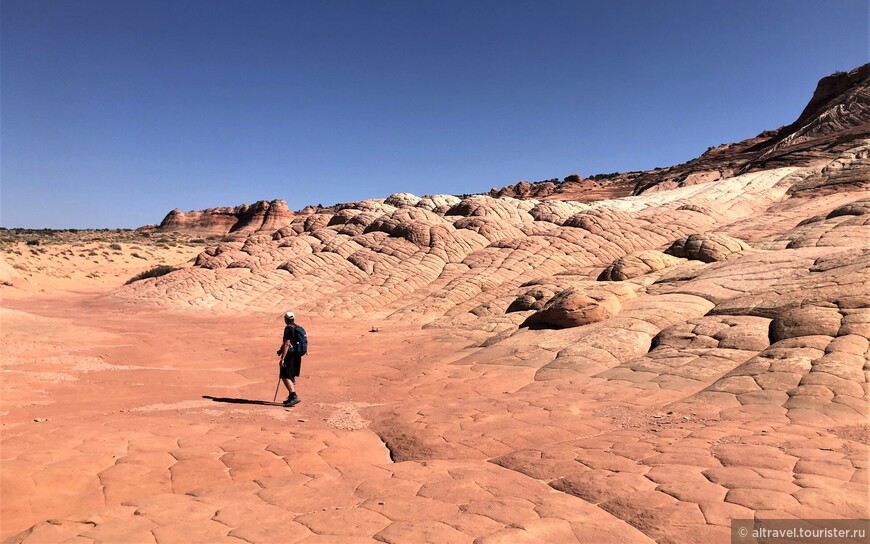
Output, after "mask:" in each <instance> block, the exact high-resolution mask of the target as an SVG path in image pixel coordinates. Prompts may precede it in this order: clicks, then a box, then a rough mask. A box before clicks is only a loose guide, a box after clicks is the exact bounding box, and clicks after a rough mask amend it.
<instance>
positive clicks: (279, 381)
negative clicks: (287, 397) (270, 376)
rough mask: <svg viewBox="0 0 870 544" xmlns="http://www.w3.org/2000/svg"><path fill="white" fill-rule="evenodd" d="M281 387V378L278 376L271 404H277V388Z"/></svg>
mask: <svg viewBox="0 0 870 544" xmlns="http://www.w3.org/2000/svg"><path fill="white" fill-rule="evenodd" d="M279 387H281V376H278V385H276V386H275V396H274V397H272V402H278V388H279Z"/></svg>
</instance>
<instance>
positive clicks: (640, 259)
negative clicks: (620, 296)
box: [598, 236, 703, 281]
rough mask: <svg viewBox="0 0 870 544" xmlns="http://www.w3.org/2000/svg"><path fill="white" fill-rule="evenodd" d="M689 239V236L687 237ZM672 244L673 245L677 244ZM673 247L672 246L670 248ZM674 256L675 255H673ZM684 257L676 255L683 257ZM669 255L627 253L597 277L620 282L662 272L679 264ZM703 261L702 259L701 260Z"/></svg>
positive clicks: (655, 252)
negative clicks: (658, 271)
mask: <svg viewBox="0 0 870 544" xmlns="http://www.w3.org/2000/svg"><path fill="white" fill-rule="evenodd" d="M689 238H691V236H690V237H689ZM678 242H679V241H677V242H674V244H676V243H678ZM672 247H673V246H672ZM674 255H676V253H674ZM684 256H685V255H677V257H684ZM677 257H672V256H671V255H668V254H665V253H662V252H661V251H656V250H654V249H648V250H646V251H638V252H637V253H629V254H628V255H626V256H624V257H620V258H618V259H616V260H615V261H613V262H612V263H611V264H610V266H608V267H607V268H605V269H604V272H602V273H601V275H600V276H598V279H599V280H602V281H622V280H627V279H631V278H636V277H638V276H643V275H644V274H649V273H650V272H655V271H657V270H664V269H665V268H670V267H672V266H676V265H677V264H679V263H680V259H679V258H677ZM702 260H703V259H702Z"/></svg>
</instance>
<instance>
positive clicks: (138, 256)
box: [130, 253, 145, 259]
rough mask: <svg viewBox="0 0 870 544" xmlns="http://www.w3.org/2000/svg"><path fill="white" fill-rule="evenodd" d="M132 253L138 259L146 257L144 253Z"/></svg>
mask: <svg viewBox="0 0 870 544" xmlns="http://www.w3.org/2000/svg"><path fill="white" fill-rule="evenodd" d="M130 255H132V256H133V257H135V258H137V259H144V258H145V257H143V256H142V255H139V254H138V253H131V254H130Z"/></svg>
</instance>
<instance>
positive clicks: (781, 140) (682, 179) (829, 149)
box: [490, 64, 870, 201]
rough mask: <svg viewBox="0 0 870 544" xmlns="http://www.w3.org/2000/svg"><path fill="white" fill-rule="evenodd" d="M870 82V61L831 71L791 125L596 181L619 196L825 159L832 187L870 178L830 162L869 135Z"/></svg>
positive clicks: (543, 194) (539, 186)
mask: <svg viewBox="0 0 870 544" xmlns="http://www.w3.org/2000/svg"><path fill="white" fill-rule="evenodd" d="M868 84H870V64H865V65H864V66H861V67H858V68H855V69H854V70H852V71H850V72H848V73H847V72H839V73H836V74H832V75H830V76H828V77H825V78H822V79H821V80H820V81H819V83H818V86H817V88H816V90H815V92H814V93H813V95H812V98H811V99H810V101H809V103H808V104H807V106H806V107H805V108H804V111H803V112H802V113H801V114H800V115H799V116H798V118H797V119H796V120H795V121H794V122H793V123H791V124H790V125H787V126H784V127H781V128H779V129H776V130H768V131H765V132H762V133H761V134H759V135H758V136H755V137H753V138H748V139H746V140H743V141H742V142H737V143H728V144H722V145H719V146H715V147H710V148H709V149H708V150H707V151H706V152H705V153H704V154H702V155H701V156H700V157H698V158H696V159H693V160H690V161H688V162H686V163H684V164H680V165H676V166H671V167H666V168H656V169H654V170H648V171H645V172H625V173H615V174H613V175H605V176H602V177H601V178H597V179H596V180H595V181H596V182H597V183H598V184H599V186H600V187H601V188H602V189H605V190H609V191H610V194H609V195H608V196H607V197H609V198H615V197H619V196H625V195H628V194H641V193H643V192H646V191H657V190H664V189H671V188H675V187H685V186H689V185H695V184H698V183H709V182H712V181H716V180H719V179H724V178H729V177H733V176H735V175H738V174H741V173H745V172H752V171H756V170H764V169H770V168H777V167H780V166H809V165H812V164H815V163H817V162H819V161H821V162H823V163H829V166H828V168H829V170H830V171H829V172H827V173H826V176H825V180H826V182H825V185H826V186H828V190H833V187H835V186H836V185H837V184H835V183H830V182H831V181H833V180H831V179H830V178H829V176H831V175H840V176H842V179H841V181H840V182H839V183H851V184H853V185H854V184H857V185H860V184H861V183H862V181H863V180H864V179H866V169H865V168H864V166H863V165H862V167H861V168H860V170H861V171H860V172H855V171H852V172H849V171H846V172H836V171H837V170H838V169H839V168H841V167H840V166H839V165H837V164H833V163H830V161H831V160H832V159H834V158H836V157H838V156H841V155H843V154H844V153H845V152H846V151H847V149H848V148H849V147H850V146H851V145H852V143H853V142H855V141H857V140H862V139H867V138H868V137H870V85H868ZM865 158H866V156H865ZM848 162H849V164H850V165H851V166H850V168H852V169H854V168H856V165H855V163H854V161H851V160H850V161H848ZM583 181H587V180H583ZM588 181H591V180H588ZM588 181H587V182H588ZM809 183H810V185H809V187H808V188H812V187H813V186H812V185H811V183H812V182H809ZM803 187H804V185H798V186H795V187H794V188H793V190H794V191H800V190H803ZM590 191H592V192H591V193H590ZM596 193H597V194H598V195H597V196H598V197H599V198H600V196H601V195H600V192H599V191H595V190H594V189H593V188H592V187H588V186H584V185H582V184H581V185H575V184H568V183H561V184H554V183H552V182H551V181H546V182H536V183H522V184H516V185H509V186H506V187H504V188H502V189H493V190H492V191H490V195H493V196H513V197H515V198H539V199H542V198H563V199H576V200H583V201H588V200H589V195H590V194H592V195H595V194H596ZM607 197H606V198H607Z"/></svg>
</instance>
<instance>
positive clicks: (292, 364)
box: [280, 354, 302, 380]
mask: <svg viewBox="0 0 870 544" xmlns="http://www.w3.org/2000/svg"><path fill="white" fill-rule="evenodd" d="M301 371H302V357H301V356H299V355H292V354H291V355H287V357H285V358H284V366H282V367H281V374H280V376H281V377H282V378H287V379H288V380H292V379H293V378H296V377H297V376H299V373H300V372H301Z"/></svg>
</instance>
